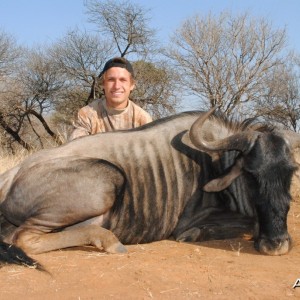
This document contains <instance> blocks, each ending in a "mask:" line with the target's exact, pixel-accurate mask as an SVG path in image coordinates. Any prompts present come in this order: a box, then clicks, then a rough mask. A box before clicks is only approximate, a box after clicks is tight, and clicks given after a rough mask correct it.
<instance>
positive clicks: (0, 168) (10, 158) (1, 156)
mask: <svg viewBox="0 0 300 300" xmlns="http://www.w3.org/2000/svg"><path fill="white" fill-rule="evenodd" d="M28 155H29V153H28V151H26V150H20V151H19V152H18V153H17V154H15V155H12V154H8V153H7V152H5V151H1V150H0V173H3V172H5V171H6V170H9V169H11V168H12V167H14V166H15V165H17V164H18V163H20V162H21V161H22V160H24V159H25V157H27V156H28Z"/></svg>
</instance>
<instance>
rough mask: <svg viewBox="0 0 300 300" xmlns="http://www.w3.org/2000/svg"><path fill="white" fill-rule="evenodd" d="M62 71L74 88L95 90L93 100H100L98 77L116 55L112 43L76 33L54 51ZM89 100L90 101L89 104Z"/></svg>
mask: <svg viewBox="0 0 300 300" xmlns="http://www.w3.org/2000/svg"><path fill="white" fill-rule="evenodd" d="M51 53H52V58H53V60H54V61H55V62H56V65H57V67H58V68H60V69H61V71H62V72H64V73H65V75H66V76H68V79H69V81H70V83H71V85H72V86H73V87H76V86H78V85H79V86H81V87H83V88H84V89H85V90H87V91H89V92H90V91H91V90H92V91H93V94H92V95H91V96H90V97H89V98H92V99H94V98H96V97H99V90H97V88H98V85H97V83H98V82H97V80H96V79H97V77H98V75H99V74H100V73H101V70H102V68H103V65H104V63H105V62H106V61H107V60H108V59H109V58H111V57H112V55H113V54H115V53H116V52H115V51H114V48H113V44H112V43H111V42H110V41H109V40H102V39H100V38H99V37H97V36H95V35H90V34H88V33H87V32H81V31H80V30H78V29H77V30H72V31H70V32H68V33H67V35H66V36H65V37H64V38H62V39H61V40H59V41H58V42H57V43H56V44H55V45H54V46H53V48H52V50H51ZM88 101H89V99H88V98H87V99H86V103H88Z"/></svg>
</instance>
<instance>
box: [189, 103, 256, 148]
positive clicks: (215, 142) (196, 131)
mask: <svg viewBox="0 0 300 300" xmlns="http://www.w3.org/2000/svg"><path fill="white" fill-rule="evenodd" d="M215 110H216V107H214V108H212V109H210V110H209V111H208V112H207V113H205V114H204V115H202V116H200V117H199V118H198V119H197V120H196V121H195V122H194V124H193V125H192V127H191V129H190V139H191V142H192V143H193V144H194V145H195V146H196V147H197V148H198V149H200V150H203V151H207V152H214V151H215V152H216V151H225V150H227V151H228V150H238V151H242V152H245V153H247V152H249V151H250V150H251V148H252V146H253V145H254V143H255V141H256V139H257V137H258V135H259V133H258V132H255V131H247V132H241V133H236V134H233V135H232V133H231V132H230V131H229V129H228V128H227V127H226V126H224V125H223V123H221V122H220V120H218V119H213V120H211V119H209V117H210V116H211V115H212V114H213V113H214V111H215Z"/></svg>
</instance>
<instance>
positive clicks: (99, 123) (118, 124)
mask: <svg viewBox="0 0 300 300" xmlns="http://www.w3.org/2000/svg"><path fill="white" fill-rule="evenodd" d="M151 121H152V118H151V116H150V115H149V114H148V113H147V112H146V111H144V110H143V109H142V108H141V107H139V106H138V105H136V104H134V103H133V102H132V101H130V100H129V103H128V105H127V107H126V108H124V109H121V110H119V109H112V108H108V107H107V106H106V101H105V100H104V99H97V100H94V101H93V102H91V103H90V104H89V105H87V106H84V107H83V108H81V109H80V110H79V111H78V114H77V119H76V120H75V122H74V123H73V126H74V130H73V132H72V134H71V135H70V137H69V141H71V140H74V139H76V138H79V137H81V136H85V135H90V134H95V133H98V132H106V131H114V130H120V129H131V128H136V127H139V126H141V125H144V124H146V123H149V122H151Z"/></svg>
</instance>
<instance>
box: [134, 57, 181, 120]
mask: <svg viewBox="0 0 300 300" xmlns="http://www.w3.org/2000/svg"><path fill="white" fill-rule="evenodd" d="M134 70H135V75H136V79H137V84H136V88H135V90H134V91H133V93H132V95H131V96H132V98H133V99H134V102H135V103H138V104H139V105H140V106H141V107H143V108H144V109H146V110H147V111H149V112H150V113H151V114H152V116H153V117H154V118H161V117H162V116H166V115H169V114H171V113H175V111H176V108H177V105H178V102H179V98H180V91H179V89H178V87H177V77H176V73H175V72H174V70H172V69H171V68H170V66H168V64H166V63H165V62H162V61H160V62H159V63H157V64H154V63H150V62H145V61H142V60H140V61H137V62H135V63H134Z"/></svg>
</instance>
